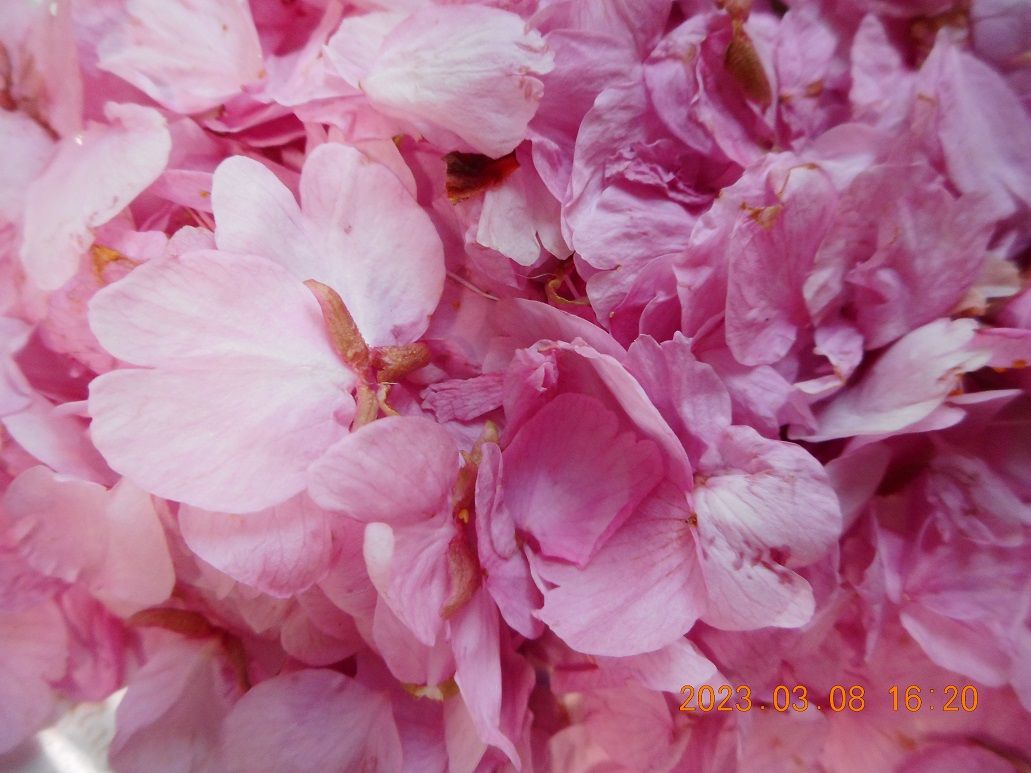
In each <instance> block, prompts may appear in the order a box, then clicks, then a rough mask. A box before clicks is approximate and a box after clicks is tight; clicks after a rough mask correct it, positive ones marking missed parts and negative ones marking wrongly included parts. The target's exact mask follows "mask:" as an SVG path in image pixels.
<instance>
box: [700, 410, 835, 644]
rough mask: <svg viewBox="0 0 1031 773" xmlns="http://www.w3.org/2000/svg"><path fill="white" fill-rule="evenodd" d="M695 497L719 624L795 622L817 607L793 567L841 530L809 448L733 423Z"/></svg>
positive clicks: (711, 616)
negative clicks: (717, 458) (805, 448)
mask: <svg viewBox="0 0 1031 773" xmlns="http://www.w3.org/2000/svg"><path fill="white" fill-rule="evenodd" d="M717 448H718V454H719V457H720V458H719V461H718V462H717V461H715V459H712V458H709V459H707V460H706V463H705V466H704V467H703V470H702V474H701V475H700V476H699V478H698V480H697V482H696V485H695V488H694V491H693V492H692V496H693V498H694V507H695V512H696V517H697V521H698V534H699V546H700V549H701V557H702V559H703V561H702V566H703V570H704V574H705V581H706V585H707V586H708V588H709V595H710V599H711V603H710V605H709V609H708V611H707V612H706V615H705V620H706V621H707V622H710V623H712V624H713V625H716V626H717V627H721V628H733V629H738V628H754V627H761V626H766V625H773V626H778V627H796V626H799V625H802V624H803V623H805V622H806V621H807V620H808V619H809V616H810V615H811V614H812V610H813V606H812V605H813V597H812V591H811V590H810V588H809V585H808V583H806V581H805V580H803V579H802V578H801V577H799V576H798V575H797V574H796V573H795V572H793V571H792V570H791V569H790V568H788V567H800V566H805V565H807V564H810V563H812V562H813V561H815V560H817V559H819V558H821V557H822V556H823V555H825V554H826V553H827V551H828V550H830V549H831V547H832V546H833V545H834V544H835V541H836V540H837V538H838V536H839V535H840V533H841V509H840V505H839V503H838V498H837V495H836V494H835V492H834V489H832V488H831V486H830V481H829V479H828V477H827V473H826V471H825V470H824V468H823V467H822V466H821V465H820V463H819V462H818V461H816V459H814V458H813V457H812V456H810V455H809V454H808V453H807V452H806V451H805V450H804V449H802V448H801V447H799V446H797V445H795V444H793V443H787V442H782V441H779V440H769V439H767V438H764V437H762V436H761V435H759V434H758V433H757V432H756V431H755V430H753V429H751V428H750V427H730V428H728V429H727V431H726V434H725V435H724V437H723V439H722V440H721V442H720V443H719V446H718V447H717Z"/></svg>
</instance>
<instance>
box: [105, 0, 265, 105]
mask: <svg viewBox="0 0 1031 773" xmlns="http://www.w3.org/2000/svg"><path fill="white" fill-rule="evenodd" d="M117 24H118V26H116V27H115V28H114V29H112V30H110V31H109V32H108V34H107V35H106V36H105V37H104V39H103V40H101V41H100V44H99V46H98V47H97V54H98V55H99V58H100V62H99V65H100V67H101V68H103V69H105V70H108V71H109V72H112V73H114V74H115V75H117V76H119V77H120V78H124V79H125V80H127V81H128V82H129V83H131V84H133V85H134V86H136V87H137V88H138V89H140V90H141V91H144V92H145V93H146V94H147V95H148V96H150V97H151V98H152V99H154V101H156V102H159V103H160V104H162V105H164V106H165V107H167V108H168V109H169V110H174V111H175V112H177V113H199V112H201V111H202V110H207V109H208V108H211V107H216V106H217V105H219V104H221V103H222V102H223V101H225V100H226V99H228V98H229V97H232V96H234V95H235V94H237V93H239V92H240V91H241V89H242V88H243V86H245V85H247V84H248V83H251V82H253V81H256V80H258V79H259V78H262V77H263V76H264V69H263V67H262V57H261V44H260V41H259V40H258V32H257V30H256V29H255V28H254V21H253V20H252V18H251V12H250V9H249V8H248V5H247V3H246V2H243V0H214V2H211V3H206V4H203V5H202V4H198V3H197V2H195V1H194V0H128V2H127V3H126V6H125V14H124V15H123V16H120V17H119V18H118V19H117Z"/></svg>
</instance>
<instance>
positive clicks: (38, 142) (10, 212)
mask: <svg viewBox="0 0 1031 773" xmlns="http://www.w3.org/2000/svg"><path fill="white" fill-rule="evenodd" d="M0 143H2V146H3V147H4V148H6V151H5V153H4V165H3V167H0V233H2V232H3V230H4V229H5V228H6V227H8V226H10V225H18V224H20V223H21V219H22V210H23V209H24V207H25V189H26V188H28V187H29V185H30V184H31V183H32V181H33V180H35V179H36V177H38V176H39V174H40V173H41V172H42V171H43V170H44V169H46V166H47V163H48V162H49V161H50V157H51V155H52V154H53V149H54V141H53V140H52V139H51V138H50V137H49V136H48V135H47V133H46V132H45V131H44V130H43V127H41V126H40V125H39V124H38V123H36V122H35V121H33V120H32V119H31V118H29V117H28V116H27V115H25V114H24V113H21V112H13V111H8V110H4V111H0ZM15 149H16V150H15Z"/></svg>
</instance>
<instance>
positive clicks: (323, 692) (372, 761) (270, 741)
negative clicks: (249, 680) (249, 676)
mask: <svg viewBox="0 0 1031 773" xmlns="http://www.w3.org/2000/svg"><path fill="white" fill-rule="evenodd" d="M221 748H222V758H223V761H224V765H225V768H224V770H226V771H227V773H237V772H238V771H239V773H253V772H254V771H258V770H276V771H280V772H281V773H311V771H331V770H340V771H343V770H369V771H379V770H382V771H388V770H401V769H402V761H401V739H400V737H399V736H398V732H397V725H396V724H395V722H394V717H393V715H392V713H391V708H390V701H389V700H388V699H387V698H386V696H384V695H383V694H381V693H375V692H372V691H371V690H369V689H368V688H366V687H363V686H362V685H361V684H359V683H358V682H356V681H354V680H353V679H348V678H347V677H346V676H344V675H343V674H340V673H337V672H335V671H325V670H317V669H307V670H304V671H296V672H294V673H292V674H284V675H281V676H277V677H275V678H273V679H270V680H268V681H266V682H262V683H261V684H259V685H258V686H256V687H254V688H252V689H251V690H250V691H248V692H247V694H246V695H244V696H243V698H241V699H240V701H239V702H238V703H237V704H236V705H235V706H234V707H233V710H232V711H231V712H230V713H229V716H228V717H227V718H226V721H225V728H224V730H223V734H222V743H221Z"/></svg>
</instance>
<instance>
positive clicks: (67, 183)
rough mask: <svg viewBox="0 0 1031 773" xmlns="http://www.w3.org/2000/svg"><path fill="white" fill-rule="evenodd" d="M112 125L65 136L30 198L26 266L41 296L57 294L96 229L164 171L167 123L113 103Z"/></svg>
mask: <svg viewBox="0 0 1031 773" xmlns="http://www.w3.org/2000/svg"><path fill="white" fill-rule="evenodd" d="M105 115H106V116H107V119H108V121H109V123H108V124H107V125H103V124H91V125H90V126H89V127H88V128H87V129H86V131H85V132H83V133H81V134H77V135H75V136H74V137H66V138H65V139H63V140H62V141H61V143H60V144H59V145H58V149H57V154H56V155H55V156H54V159H53V160H52V161H51V162H50V165H49V166H48V167H47V168H46V171H44V172H43V174H42V175H40V176H39V177H38V178H36V180H35V182H33V183H32V185H30V186H29V188H28V190H27V191H26V192H25V223H24V229H25V230H24V239H23V241H22V246H21V261H22V265H23V266H24V267H25V272H26V273H27V274H28V276H29V278H30V279H32V281H33V282H35V283H36V284H37V285H38V286H39V287H41V288H42V289H44V290H55V289H57V288H58V287H60V286H61V285H63V284H64V283H65V282H67V281H68V280H69V279H70V278H71V277H72V275H73V274H75V272H76V270H77V269H78V267H79V258H80V256H81V255H82V253H83V252H85V251H86V250H87V249H88V248H89V246H90V244H92V242H93V233H92V230H91V229H93V228H96V227H98V226H101V225H103V224H104V223H106V222H108V221H109V220H111V219H112V218H113V217H114V216H115V215H117V214H118V213H119V212H121V211H122V209H124V208H125V207H126V206H127V205H128V204H129V203H130V202H131V201H132V200H133V199H134V198H136V196H138V195H139V194H140V193H141V192H142V191H143V189H144V188H146V187H147V186H148V185H150V184H151V183H152V182H154V180H156V179H157V177H158V175H159V174H161V172H162V171H163V170H164V168H165V164H166V163H167V161H168V154H169V151H170V149H171V138H170V137H169V134H168V129H167V128H166V125H165V119H164V118H163V117H162V116H161V114H160V113H158V112H157V111H156V110H152V109H150V108H147V107H141V106H140V105H118V104H114V103H110V104H108V105H107V107H106V109H105Z"/></svg>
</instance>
